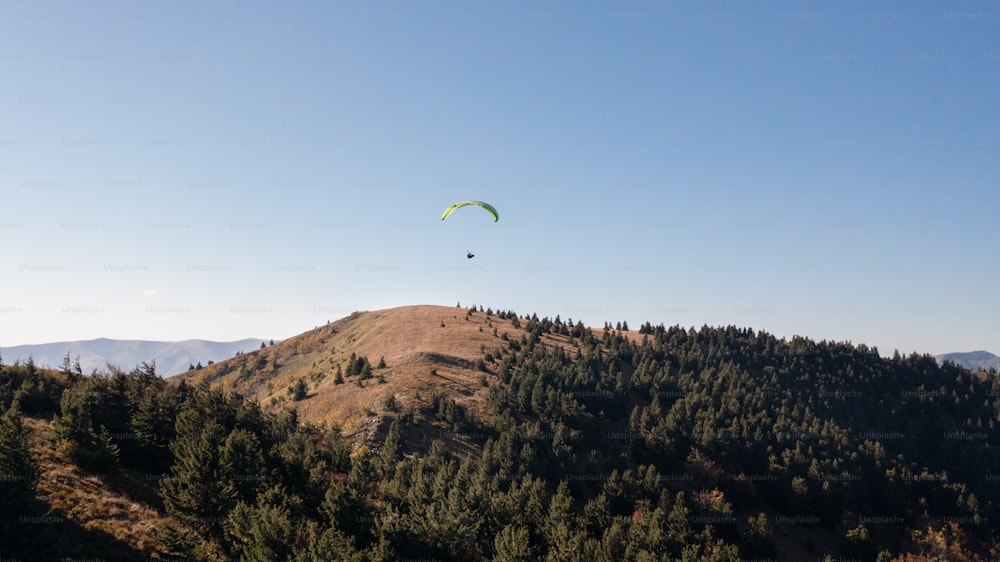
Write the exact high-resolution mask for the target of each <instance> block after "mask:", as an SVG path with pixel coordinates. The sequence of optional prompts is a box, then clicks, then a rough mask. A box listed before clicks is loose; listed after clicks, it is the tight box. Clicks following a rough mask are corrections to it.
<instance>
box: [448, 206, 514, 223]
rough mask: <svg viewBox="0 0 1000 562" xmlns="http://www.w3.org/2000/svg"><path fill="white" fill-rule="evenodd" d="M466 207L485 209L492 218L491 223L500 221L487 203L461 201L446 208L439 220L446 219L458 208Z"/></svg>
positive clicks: (494, 210) (498, 214) (498, 216)
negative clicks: (473, 206) (474, 206)
mask: <svg viewBox="0 0 1000 562" xmlns="http://www.w3.org/2000/svg"><path fill="white" fill-rule="evenodd" d="M466 205H476V206H479V207H482V208H483V209H486V212H487V213H489V214H490V216H492V217H493V222H497V221H498V220H500V213H498V212H497V210H496V209H494V208H493V205H490V204H489V203H483V202H482V201H462V202H461V203H455V204H454V205H452V206H451V207H448V208H447V209H445V210H444V214H443V215H441V220H444V219H446V218H448V215H450V214H451V213H452V212H453V211H454V210H455V209H457V208H459V207H464V206H466Z"/></svg>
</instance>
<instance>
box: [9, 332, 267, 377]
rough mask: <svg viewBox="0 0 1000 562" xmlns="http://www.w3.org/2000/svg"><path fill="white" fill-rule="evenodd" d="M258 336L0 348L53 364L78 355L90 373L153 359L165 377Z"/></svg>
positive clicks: (228, 353)
mask: <svg viewBox="0 0 1000 562" xmlns="http://www.w3.org/2000/svg"><path fill="white" fill-rule="evenodd" d="M261 342H262V340H259V339H242V340H236V341H229V342H216V341H208V340H184V341H178V342H169V341H147V340H114V339H108V338H98V339H94V340H81V341H64V342H54V343H43V344H32V345H15V346H11V347H5V348H2V349H0V352H2V353H3V358H4V361H6V362H8V363H12V362H14V361H16V360H21V361H22V362H23V361H27V360H28V358H29V357H31V358H32V359H33V360H34V362H35V364H37V365H40V366H45V367H50V368H56V367H59V366H60V365H62V364H63V360H64V358H65V357H66V354H67V353H69V355H70V360H71V361H76V359H77V357H79V361H80V370H81V371H83V372H84V373H91V372H93V371H94V370H95V369H97V370H103V369H104V368H105V367H106V366H107V365H108V364H111V365H115V366H118V367H122V368H125V369H129V368H131V367H133V366H135V365H139V364H141V363H143V362H152V361H155V362H156V368H157V371H158V372H159V373H160V374H161V375H163V376H166V377H169V376H172V375H176V374H178V373H183V372H184V371H186V370H188V367H190V366H191V365H196V364H198V363H202V364H204V363H207V362H209V361H220V360H222V359H228V358H230V357H232V356H233V355H235V354H236V353H238V352H241V351H249V350H251V349H255V348H257V347H260V344H261Z"/></svg>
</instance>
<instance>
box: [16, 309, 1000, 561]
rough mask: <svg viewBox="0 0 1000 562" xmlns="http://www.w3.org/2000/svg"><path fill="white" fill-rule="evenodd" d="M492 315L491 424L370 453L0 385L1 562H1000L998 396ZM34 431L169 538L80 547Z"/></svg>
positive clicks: (694, 342)
mask: <svg viewBox="0 0 1000 562" xmlns="http://www.w3.org/2000/svg"><path fill="white" fill-rule="evenodd" d="M468 314H470V315H473V314H475V315H484V316H487V317H491V318H495V319H497V320H498V321H499V320H506V321H509V322H512V323H513V324H514V325H516V326H517V327H518V328H523V329H519V330H518V335H517V336H510V335H509V334H507V333H506V332H505V333H502V334H501V333H497V334H496V341H497V347H496V348H495V349H492V350H484V354H483V357H482V359H481V360H480V361H478V362H477V368H478V369H480V370H481V371H482V373H483V377H482V383H483V384H484V385H485V386H487V387H488V404H487V406H486V408H485V409H484V410H482V411H480V412H479V413H473V412H471V411H469V410H468V409H466V408H464V407H463V406H461V405H460V404H459V403H458V402H457V401H456V400H455V399H454V397H452V396H448V395H446V394H443V393H437V392H434V393H430V394H429V395H427V396H418V397H417V399H416V401H415V402H413V403H411V405H409V406H408V407H405V408H401V407H399V406H398V405H397V404H395V403H392V404H387V406H388V407H390V408H391V409H392V410H393V418H392V422H391V424H390V425H389V427H388V430H387V431H386V432H385V433H384V435H382V436H381V439H380V440H379V441H378V442H376V443H371V444H369V445H365V446H360V447H352V444H351V443H350V442H348V441H347V440H345V439H344V438H343V437H341V432H340V431H339V428H338V427H336V426H334V427H325V426H317V425H314V424H307V423H302V422H301V421H300V420H299V418H298V416H297V414H296V411H295V410H294V402H293V403H292V404H291V406H292V407H285V408H282V409H266V408H264V407H262V406H261V405H259V404H258V403H256V402H254V401H252V400H249V399H247V398H245V397H242V396H240V395H239V394H236V393H233V392H227V391H224V390H222V389H219V388H214V387H211V386H210V385H209V384H207V383H203V384H198V385H191V384H187V383H186V382H183V381H182V382H180V383H177V382H174V381H172V380H164V379H162V378H161V377H159V376H158V375H157V373H156V369H155V365H154V364H142V365H140V366H137V367H135V368H134V369H132V370H130V371H125V370H122V369H113V368H112V369H109V371H107V372H95V373H93V374H90V375H85V374H83V373H81V372H79V369H78V368H74V366H73V365H70V362H69V357H68V356H67V360H66V362H65V364H64V366H63V368H62V370H61V371H58V370H55V371H46V370H43V369H40V368H38V367H36V366H35V365H34V364H33V363H32V362H31V361H30V360H29V361H27V362H24V363H22V362H15V363H14V364H12V365H4V364H2V360H0V406H2V410H3V412H4V414H3V417H2V424H0V503H2V505H0V513H3V516H2V521H0V530H2V533H3V537H4V539H3V542H2V544H0V555H2V557H3V558H15V559H25V560H28V559H31V560H35V559H39V560H44V559H59V558H60V557H65V556H78V557H85V556H89V557H94V556H96V557H98V558H104V559H111V558H115V559H118V558H122V559H126V558H127V557H128V556H132V555H134V556H135V559H151V558H152V559H164V560H181V559H190V560H248V561H249V560H290V561H292V560H294V561H300V560H301V561H311V560H345V561H347V560H350V561H389V560H406V559H411V560H441V561H476V560H483V561H485V560H495V561H514V560H551V561H564V560H581V561H583V560H588V561H590V560H592V561H608V562H611V561H615V562H619V561H663V560H720V561H723V560H725V561H735V560H778V559H792V558H791V557H793V556H801V555H802V553H809V556H810V558H811V559H816V560H822V559H824V558H831V559H841V560H842V559H854V560H883V561H887V560H924V559H947V560H989V559H997V558H1000V545H998V542H997V538H996V537H1000V509H998V508H1000V506H998V498H1000V493H998V492H1000V453H998V449H997V446H996V444H998V443H1000V430H998V422H1000V401H998V400H997V396H998V393H1000V380H998V377H997V376H996V373H995V372H989V373H986V372H972V371H969V370H967V369H964V368H961V367H958V366H956V365H954V364H951V363H947V362H946V363H944V364H942V365H939V364H938V363H937V362H936V361H935V360H934V358H933V357H930V356H928V355H916V354H913V355H909V356H902V355H900V354H898V353H896V354H894V355H893V356H892V357H889V358H885V357H882V356H881V355H880V354H879V352H878V350H877V349H873V348H869V347H867V346H865V345H860V344H859V345H855V344H851V343H848V342H827V341H819V342H817V341H813V340H810V339H807V338H799V337H797V338H793V339H791V340H784V339H778V338H776V337H774V336H773V335H770V334H768V333H766V332H760V331H754V330H751V329H746V328H737V327H732V326H727V327H709V326H703V327H701V328H699V329H695V328H683V327H680V326H672V327H665V326H663V325H657V326H653V325H651V324H649V323H646V324H644V325H642V326H641V327H640V329H639V331H638V333H639V334H640V336H639V337H638V338H636V337H629V336H628V335H627V334H626V333H625V331H626V330H627V325H621V324H618V325H615V326H612V325H610V324H606V325H605V326H604V328H603V329H602V330H598V329H591V328H587V327H585V326H583V325H582V324H581V323H579V322H577V323H575V324H574V323H573V322H572V321H567V322H563V321H562V320H561V319H560V318H559V317H558V316H557V317H556V318H554V319H549V318H541V319H540V318H538V316H537V315H535V314H531V315H522V316H519V315H517V314H516V313H514V312H504V311H493V310H483V309H482V308H481V307H479V308H477V307H471V308H470V309H469V310H468ZM543 335H547V336H558V337H559V338H560V339H561V340H560V341H563V342H564V343H565V345H550V344H546V343H543ZM357 360H358V362H359V363H361V358H358V359H357ZM363 363H364V364H365V365H366V366H367V368H368V370H369V371H370V370H371V368H372V367H371V363H369V362H368V359H367V358H364V361H363ZM375 369H376V371H377V367H376V368H375ZM360 371H361V369H347V370H346V371H345V372H344V373H343V376H344V377H345V378H346V379H347V381H348V382H354V381H352V379H356V378H358V377H360V376H362V375H361V372H360ZM483 411H485V412H486V413H485V414H484V413H482V412H483ZM29 418H30V419H41V420H46V421H48V422H51V427H52V429H53V436H52V445H53V446H54V447H55V448H56V449H57V450H58V451H61V452H62V453H64V454H65V455H66V458H69V459H72V462H73V463H75V464H76V465H78V466H79V467H80V468H81V469H82V470H85V471H87V472H88V473H92V474H95V475H100V476H101V477H103V478H106V479H108V480H109V481H118V482H127V483H128V485H127V486H126V485H123V486H122V489H124V490H126V491H127V493H130V494H132V495H134V496H135V497H142V498H146V499H147V500H148V501H150V502H151V503H152V504H153V505H154V506H155V508H156V510H158V511H159V512H161V513H162V514H163V515H164V516H165V517H166V520H167V521H169V524H167V525H164V526H163V527H162V528H159V529H157V530H156V542H155V544H152V545H149V546H148V548H147V549H146V550H144V551H141V552H140V551H136V550H131V551H130V550H127V549H125V550H119V551H114V550H104V551H103V552H92V551H88V549H94V548H101V549H113V548H118V547H116V546H114V545H113V544H111V543H109V542H107V541H105V542H101V541H102V540H104V539H101V540H98V539H93V541H92V542H89V543H88V542H86V541H83V542H78V543H76V545H75V546H73V545H69V546H67V541H66V540H65V536H63V534H64V533H65V534H67V536H76V535H73V533H76V534H77V535H78V534H79V532H78V531H77V530H74V529H72V528H71V525H69V524H68V523H65V524H54V525H35V524H32V522H33V521H36V520H37V518H40V517H52V518H56V519H59V518H60V515H59V514H58V513H55V512H52V511H50V510H47V508H46V504H45V503H44V501H42V500H41V499H39V498H38V494H37V490H36V486H37V482H38V474H39V470H40V469H39V464H38V460H37V459H36V458H35V454H34V453H33V450H32V447H31V446H30V436H31V432H30V431H27V430H26V426H25V423H26V420H28V419H29ZM431 429H433V430H434V431H431ZM417 434H420V435H424V436H426V435H428V434H429V435H431V438H430V439H419V440H416V439H413V436H414V435H417ZM458 443H463V444H464V443H472V444H473V445H474V446H473V447H472V448H471V452H470V448H469V447H459V446H457V444H458ZM108 541H110V539H108ZM111 542H113V541H111ZM114 552H118V555H114V554H113V553H114Z"/></svg>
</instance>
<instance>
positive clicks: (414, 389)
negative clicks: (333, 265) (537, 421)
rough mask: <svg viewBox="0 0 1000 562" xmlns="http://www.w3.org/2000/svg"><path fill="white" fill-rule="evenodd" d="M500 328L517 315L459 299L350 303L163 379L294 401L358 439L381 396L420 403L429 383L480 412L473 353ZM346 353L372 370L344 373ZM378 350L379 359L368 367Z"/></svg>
mask: <svg viewBox="0 0 1000 562" xmlns="http://www.w3.org/2000/svg"><path fill="white" fill-rule="evenodd" d="M494 330H495V331H494ZM504 334H507V337H508V338H510V339H520V338H521V336H522V335H526V334H527V332H526V331H525V330H524V328H523V324H522V327H521V328H515V327H514V326H513V325H512V322H511V320H506V319H501V318H499V317H498V316H497V314H492V315H487V314H486V313H485V312H475V313H472V314H469V313H468V309H467V308H461V307H447V306H435V305H414V306H403V307H399V308H391V309H386V310H378V311H372V312H356V313H354V314H352V315H350V316H349V317H346V318H342V319H340V320H338V321H336V322H332V323H330V324H327V325H325V326H321V327H319V328H316V329H313V330H310V331H308V332H305V333H303V334H300V335H298V336H295V337H293V338H290V339H287V340H285V341H283V342H280V343H277V344H274V345H272V346H269V347H267V348H265V349H259V350H256V351H253V352H250V353H245V354H243V355H240V356H237V357H234V358H232V359H229V360H226V361H223V362H220V363H215V364H212V365H209V366H207V367H204V368H202V369H199V370H197V371H189V372H188V373H184V374H182V375H178V376H177V377H174V379H172V380H188V381H189V382H192V383H196V384H197V383H199V382H201V381H208V382H209V383H210V384H212V386H221V387H222V388H224V389H226V390H235V391H237V392H239V393H241V394H243V395H245V396H248V397H251V398H254V399H256V400H258V401H259V402H260V403H261V404H262V405H264V406H265V407H277V408H283V407H287V406H293V407H295V408H296V409H297V410H298V413H299V419H301V420H302V421H306V422H314V423H321V424H336V425H338V426H340V427H341V430H342V433H343V435H344V436H345V437H351V438H355V439H356V440H357V439H361V440H367V439H372V438H373V437H374V435H375V433H376V432H377V431H379V428H380V427H381V426H382V425H383V424H384V422H385V418H386V416H388V415H389V414H390V413H389V412H388V408H387V406H386V405H385V402H386V398H388V397H389V396H394V397H395V399H396V401H397V403H398V404H399V408H401V409H406V408H408V407H409V406H416V407H417V408H418V409H419V407H420V406H425V405H426V403H427V397H428V396H429V395H430V394H431V393H432V392H433V391H435V390H436V391H438V392H440V393H441V394H442V395H444V396H446V397H448V398H451V399H454V400H455V401H456V402H457V403H458V404H459V405H461V406H463V407H465V408H466V409H467V410H468V411H469V412H471V413H472V414H473V415H476V414H480V413H483V412H484V409H485V405H486V404H485V403H486V396H487V391H488V389H487V388H486V387H485V386H483V384H482V376H483V375H484V374H485V375H487V376H492V375H490V374H488V373H484V372H483V371H481V370H479V369H477V368H476V362H477V360H479V359H481V358H482V357H483V356H484V355H485V354H486V353H491V352H492V353H493V354H494V355H495V356H496V355H498V354H499V351H500V350H501V349H506V348H507V342H506V341H504V340H503V339H502V338H503V336H504ZM542 341H543V343H546V344H555V345H568V342H567V340H566V338H563V337H562V336H553V335H545V336H543V340H542ZM352 353H353V354H355V355H357V356H363V357H367V358H368V360H369V361H370V362H371V365H372V368H373V373H372V376H373V378H371V379H369V380H366V381H363V384H364V386H363V387H361V386H359V385H358V384H357V379H358V377H346V369H347V363H348V361H349V360H350V357H351V354H352ZM383 358H384V360H385V365H386V366H385V368H376V366H377V365H378V363H379V360H380V359H383ZM338 367H340V368H341V369H342V370H344V371H345V382H344V384H335V382H334V379H335V373H336V371H337V369H338ZM495 367H496V364H494V365H493V367H492V368H491V369H490V370H492V369H494V368H495ZM300 378H301V379H303V380H304V381H305V382H306V383H307V384H308V387H309V391H308V395H307V397H306V398H305V399H304V400H301V401H297V402H293V401H292V400H291V397H290V394H289V389H290V388H292V387H293V385H295V383H296V381H298V380H299V379H300ZM381 380H384V381H385V382H380V381H381ZM418 396H419V398H418Z"/></svg>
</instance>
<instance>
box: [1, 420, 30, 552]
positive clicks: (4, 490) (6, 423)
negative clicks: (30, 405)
mask: <svg viewBox="0 0 1000 562" xmlns="http://www.w3.org/2000/svg"><path fill="white" fill-rule="evenodd" d="M37 483H38V465H37V464H36V463H35V458H34V455H33V454H32V453H31V447H30V445H29V443H28V437H27V435H26V434H25V433H24V426H23V424H22V423H21V411H20V410H19V409H18V408H17V407H16V406H12V407H10V408H8V409H7V411H6V412H4V414H3V416H0V513H2V514H3V517H2V518H0V520H2V521H3V523H0V528H4V530H5V533H4V534H6V531H7V530H8V529H6V528H5V527H7V525H8V523H10V524H13V523H14V522H15V521H17V515H19V514H23V513H25V510H26V509H27V507H28V506H29V505H30V503H31V501H32V500H33V499H34V498H35V485H36V484H37Z"/></svg>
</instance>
